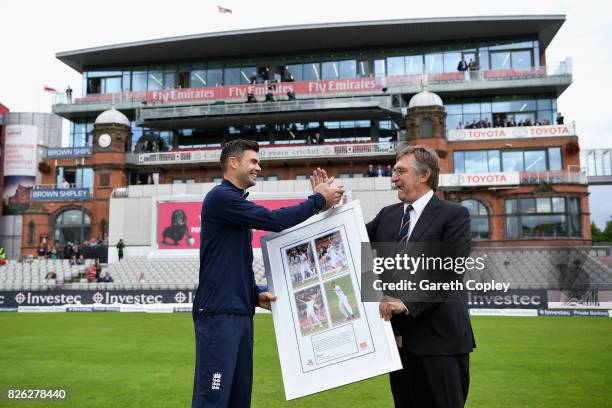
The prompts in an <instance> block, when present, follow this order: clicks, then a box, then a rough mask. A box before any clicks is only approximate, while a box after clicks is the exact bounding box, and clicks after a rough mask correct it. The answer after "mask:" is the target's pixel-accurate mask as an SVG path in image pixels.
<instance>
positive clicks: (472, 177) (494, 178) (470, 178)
mask: <svg viewBox="0 0 612 408" xmlns="http://www.w3.org/2000/svg"><path fill="white" fill-rule="evenodd" d="M438 184H439V185H440V187H487V186H517V185H519V184H520V173H518V172H509V173H474V174H440V181H439V183H438Z"/></svg>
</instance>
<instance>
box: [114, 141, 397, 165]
mask: <svg viewBox="0 0 612 408" xmlns="http://www.w3.org/2000/svg"><path fill="white" fill-rule="evenodd" d="M396 153H397V145H396V143H395V142H383V143H355V144H339V145H334V144H322V145H300V146H290V145H289V146H265V147H264V146H262V147H261V149H260V150H259V157H260V158H261V160H263V161H268V160H269V161H273V160H299V159H308V158H325V157H364V156H365V157H371V156H394V155H395V154H396ZM220 156H221V149H207V150H190V151H172V152H161V153H137V154H127V155H126V162H127V163H131V164H139V165H160V164H173V163H216V162H218V161H219V157H220Z"/></svg>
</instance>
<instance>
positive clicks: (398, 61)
mask: <svg viewBox="0 0 612 408" xmlns="http://www.w3.org/2000/svg"><path fill="white" fill-rule="evenodd" d="M405 73H406V69H405V66H404V57H389V58H387V75H388V76H399V75H404V74H405Z"/></svg>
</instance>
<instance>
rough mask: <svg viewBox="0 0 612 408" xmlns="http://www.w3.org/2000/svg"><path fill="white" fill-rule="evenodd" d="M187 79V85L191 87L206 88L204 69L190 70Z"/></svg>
mask: <svg viewBox="0 0 612 408" xmlns="http://www.w3.org/2000/svg"><path fill="white" fill-rule="evenodd" d="M189 81H190V84H189V86H190V87H191V88H206V86H207V85H206V70H204V69H199V70H196V71H191V75H190V78H189Z"/></svg>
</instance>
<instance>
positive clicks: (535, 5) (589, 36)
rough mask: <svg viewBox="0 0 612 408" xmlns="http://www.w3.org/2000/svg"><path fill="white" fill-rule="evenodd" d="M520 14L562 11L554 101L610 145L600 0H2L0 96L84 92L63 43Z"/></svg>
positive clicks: (45, 104) (46, 108) (11, 101)
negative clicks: (563, 83)
mask: <svg viewBox="0 0 612 408" xmlns="http://www.w3.org/2000/svg"><path fill="white" fill-rule="evenodd" d="M217 5H221V6H223V7H227V8H230V9H232V10H233V14H231V15H230V14H219V13H218V12H217ZM525 14H565V15H566V17H567V21H566V23H565V24H564V25H563V27H562V28H561V30H560V32H559V33H558V34H557V36H556V37H555V39H554V40H553V42H552V43H551V45H550V46H549V48H548V50H547V52H546V54H547V61H548V62H549V63H555V62H559V61H562V60H564V59H565V58H566V57H571V58H572V59H573V70H574V83H573V84H572V85H571V86H570V87H569V89H568V90H566V91H565V92H564V94H563V95H562V96H561V97H560V98H559V100H558V109H559V111H561V112H563V114H564V115H565V118H566V121H568V122H569V121H575V122H576V126H577V130H578V132H579V135H580V138H581V144H582V147H583V148H595V147H609V146H611V145H612V141H611V140H610V137H611V136H612V126H611V124H610V117H611V115H610V112H609V106H608V104H607V101H606V99H607V98H606V97H607V93H608V92H609V91H608V92H606V91H605V89H608V90H610V89H612V86H611V82H612V76H611V75H610V66H611V63H612V61H611V59H612V58H611V52H610V48H609V47H610V44H612V24H611V23H612V13H611V12H610V6H609V5H608V4H607V2H606V1H604V0H592V1H590V0H583V1H567V0H563V1H548V0H546V1H542V0H539V1H533V0H528V1H525V0H513V1H510V2H507V1H506V2H498V1H490V0H489V1H469V0H460V1H456V0H454V1H436V2H421V1H419V2H416V1H386V0H377V1H375V2H371V1H369V2H365V1H364V2H344V1H329V0H308V1H290V0H289V1H283V2H278V3H270V2H267V3H262V2H257V1H242V0H227V1H225V0H218V1H216V2H212V1H210V0H203V1H190V0H173V1H171V2H152V1H150V0H148V1H144V0H128V1H126V0H105V1H103V2H87V1H76V0H72V1H70V0H53V1H34V0H20V1H2V2H0V16H1V17H2V23H1V24H0V39H1V49H2V54H1V55H2V57H1V59H0V103H3V104H4V105H6V106H8V107H9V108H10V109H11V110H12V111H18V112H19V111H21V112H25V111H41V112H50V110H51V96H50V95H49V94H44V93H43V92H42V87H43V85H49V86H52V87H54V88H56V89H58V90H63V89H65V87H66V85H68V84H70V86H71V87H72V88H73V89H74V90H75V92H74V93H75V95H80V94H81V78H80V75H79V74H78V73H77V72H76V71H74V70H72V69H71V68H69V67H68V66H66V65H64V64H63V63H61V62H60V61H58V60H57V59H56V58H55V53H57V52H60V51H69V50H76V49H81V48H89V47H97V46H102V45H109V44H116V43H124V42H129V41H139V40H149V39H154V38H162V37H168V36H178V35H188V34H197V33H203V32H214V31H225V30H236V29H243V28H254V27H270V26H280V25H292V24H308V23H325V22H340V21H358V20H384V19H397V18H422V17H452V16H479V15H525ZM262 46H263V47H265V45H262Z"/></svg>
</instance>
